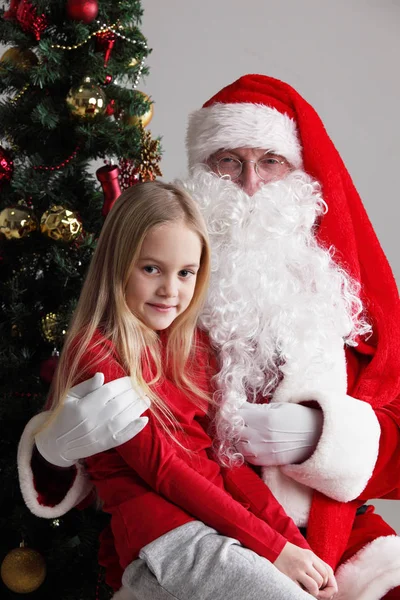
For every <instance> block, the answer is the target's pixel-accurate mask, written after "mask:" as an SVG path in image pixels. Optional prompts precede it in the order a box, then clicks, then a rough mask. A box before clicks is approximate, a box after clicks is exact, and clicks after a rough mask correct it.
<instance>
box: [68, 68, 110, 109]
mask: <svg viewBox="0 0 400 600" xmlns="http://www.w3.org/2000/svg"><path fill="white" fill-rule="evenodd" d="M67 102H68V104H69V106H70V108H71V110H72V112H73V114H74V115H77V116H78V117H83V118H85V119H92V118H93V117H95V116H96V115H102V114H103V113H104V112H105V110H106V108H107V98H106V95H105V93H104V92H103V90H102V89H101V87H99V86H98V85H94V84H93V83H92V82H91V80H90V77H85V80H84V82H83V83H82V84H81V85H80V86H79V87H75V88H71V89H70V91H69V94H68V96H67Z"/></svg>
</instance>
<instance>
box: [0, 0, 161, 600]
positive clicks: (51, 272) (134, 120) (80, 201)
mask: <svg viewBox="0 0 400 600" xmlns="http://www.w3.org/2000/svg"><path fill="white" fill-rule="evenodd" d="M141 16H142V8H141V3H140V2H139V1H138V0H131V1H129V0H120V1H118V2H113V1H103V0H51V2H49V1H48V0H34V1H32V2H31V1H29V0H11V4H10V5H9V6H7V7H5V9H3V11H2V13H1V19H0V41H1V42H2V43H3V44H4V45H5V46H6V47H7V49H6V51H5V53H4V54H3V56H2V57H1V59H0V93H1V94H2V100H1V102H0V132H1V141H0V143H1V146H0V304H1V313H0V423H1V426H2V427H1V436H0V472H1V477H2V485H1V490H0V506H1V510H0V530H1V536H0V562H2V568H1V581H0V596H1V598H2V599H4V600H6V599H8V598H14V599H15V598H17V597H20V595H19V594H21V593H24V594H28V595H27V596H26V597H28V598H32V599H38V598H50V597H52V598H59V599H60V600H68V599H71V600H72V599H74V600H77V599H78V598H79V599H82V600H89V599H93V600H94V599H95V598H96V597H97V598H108V597H109V596H110V590H109V588H107V587H106V586H105V584H103V583H102V580H101V570H99V567H98V566H97V539H98V535H99V531H100V530H101V529H102V528H103V526H104V523H105V520H106V519H107V518H106V516H105V515H103V514H102V513H101V512H100V511H96V510H95V509H94V508H88V509H86V510H84V511H81V510H77V509H74V510H72V511H70V512H69V513H68V514H67V515H65V516H62V517H60V518H59V519H49V520H47V519H39V518H37V517H35V516H33V515H32V514H31V513H30V512H29V510H28V509H27V508H26V507H25V505H24V502H23V500H22V497H21V494H20V491H19V485H18V478H17V470H16V452H17V444H18V441H19V438H20V435H21V433H22V430H23V428H24V426H25V424H26V423H27V421H28V420H29V419H30V418H31V417H32V416H33V415H34V414H36V413H37V412H38V411H39V410H41V409H42V408H43V406H44V405H45V401H46V396H47V393H48V389H49V384H50V382H51V378H52V374H53V371H54V368H55V364H56V361H57V355H58V353H59V352H60V350H61V347H62V344H63V339H64V336H65V333H66V331H67V328H68V322H69V319H70V317H71V314H72V311H73V310H74V307H75V305H76V301H77V299H78V297H79V293H80V288H81V285H82V281H83V278H84V275H85V272H86V270H87V267H88V263H89V261H90V258H91V255H92V252H93V249H94V247H95V244H96V239H97V238H98V235H99V232H100V229H101V226H102V223H103V220H104V216H105V215H106V214H107V212H108V211H109V210H110V208H111V206H112V203H113V202H114V200H115V199H116V198H117V197H118V195H119V193H120V190H121V188H122V189H123V188H125V187H128V186H129V185H133V184H135V183H137V182H138V181H142V180H147V179H153V178H154V177H155V176H156V175H158V174H161V173H160V172H159V169H158V161H159V144H158V140H152V139H151V134H150V132H148V131H147V130H145V129H144V127H145V126H146V125H147V123H148V122H149V120H150V118H151V115H152V103H151V101H150V99H149V98H148V97H147V96H146V95H145V94H143V93H142V92H140V91H139V90H138V89H137V88H138V85H139V83H140V80H141V78H142V76H143V75H145V74H146V73H147V69H146V67H145V65H144V61H145V59H146V57H147V56H148V54H149V48H148V46H147V43H146V40H145V38H144V37H143V35H142V34H141V32H140V29H139V26H140V19H141ZM99 159H100V160H101V161H102V163H103V165H104V166H103V167H101V168H100V169H99V170H98V171H97V177H98V180H97V178H96V177H95V175H94V173H93V170H94V169H93V160H99ZM99 181H100V182H101V183H99ZM22 542H23V543H24V544H25V545H26V547H25V548H21V549H19V546H20V544H21V543H22ZM46 572H47V573H46Z"/></svg>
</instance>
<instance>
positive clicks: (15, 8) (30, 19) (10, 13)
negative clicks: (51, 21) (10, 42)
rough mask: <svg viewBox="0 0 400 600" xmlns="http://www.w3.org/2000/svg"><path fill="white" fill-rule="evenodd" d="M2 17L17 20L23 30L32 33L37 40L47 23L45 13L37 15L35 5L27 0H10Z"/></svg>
mask: <svg viewBox="0 0 400 600" xmlns="http://www.w3.org/2000/svg"><path fill="white" fill-rule="evenodd" d="M3 18H4V19H8V20H10V21H11V20H15V21H17V22H18V23H19V24H20V26H21V28H22V29H23V30H24V31H26V32H27V33H33V35H34V36H35V38H36V40H37V41H39V40H40V36H41V34H42V32H43V31H44V30H45V29H46V27H47V25H48V22H47V18H46V15H44V14H41V15H37V13H36V7H35V6H32V4H31V3H30V2H29V1H28V0H11V3H10V8H9V9H8V10H7V11H6V12H5V13H4V15H3Z"/></svg>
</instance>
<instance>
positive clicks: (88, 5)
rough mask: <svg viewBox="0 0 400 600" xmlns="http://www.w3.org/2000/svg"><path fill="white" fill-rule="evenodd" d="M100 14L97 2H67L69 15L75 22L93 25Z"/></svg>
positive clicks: (87, 0)
mask: <svg viewBox="0 0 400 600" xmlns="http://www.w3.org/2000/svg"><path fill="white" fill-rule="evenodd" d="M98 12H99V5H98V2H97V0H67V15H68V16H69V18H70V19H72V20H73V21H83V23H91V22H92V21H94V20H95V18H96V17H97V14H98Z"/></svg>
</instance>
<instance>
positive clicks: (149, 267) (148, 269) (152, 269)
mask: <svg viewBox="0 0 400 600" xmlns="http://www.w3.org/2000/svg"><path fill="white" fill-rule="evenodd" d="M143 270H144V271H145V272H146V273H149V274H150V275H153V274H154V273H158V269H157V267H153V266H152V265H146V266H145V267H143Z"/></svg>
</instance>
